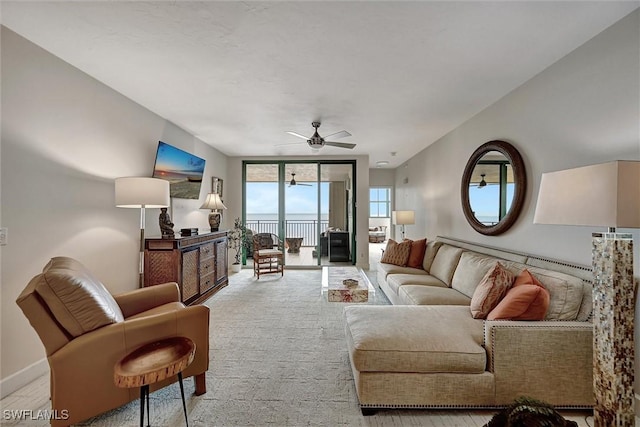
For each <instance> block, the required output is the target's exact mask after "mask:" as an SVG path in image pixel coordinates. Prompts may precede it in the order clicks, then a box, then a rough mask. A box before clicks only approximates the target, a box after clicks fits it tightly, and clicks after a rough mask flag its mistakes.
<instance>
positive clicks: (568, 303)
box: [528, 267, 584, 320]
mask: <svg viewBox="0 0 640 427" xmlns="http://www.w3.org/2000/svg"><path fill="white" fill-rule="evenodd" d="M528 269H529V271H530V272H531V273H532V274H533V275H534V276H536V278H537V279H538V280H539V281H540V282H541V283H542V285H543V286H544V287H545V289H547V290H548V291H549V295H550V300H549V310H548V311H547V315H546V317H545V319H546V320H576V318H577V317H578V313H579V312H580V307H581V306H582V300H583V293H584V283H583V282H582V279H580V278H578V277H575V276H570V275H568V274H565V273H560V272H556V271H551V270H546V269H543V268H538V267H528Z"/></svg>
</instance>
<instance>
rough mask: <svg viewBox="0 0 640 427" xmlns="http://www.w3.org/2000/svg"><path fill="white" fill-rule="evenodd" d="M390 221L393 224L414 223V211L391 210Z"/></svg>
mask: <svg viewBox="0 0 640 427" xmlns="http://www.w3.org/2000/svg"><path fill="white" fill-rule="evenodd" d="M391 221H392V222H393V223H394V224H395V225H407V224H415V223H416V216H415V212H414V211H393V212H391Z"/></svg>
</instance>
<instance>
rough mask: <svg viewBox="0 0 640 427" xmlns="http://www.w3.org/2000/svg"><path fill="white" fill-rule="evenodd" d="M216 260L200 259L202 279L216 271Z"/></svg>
mask: <svg viewBox="0 0 640 427" xmlns="http://www.w3.org/2000/svg"><path fill="white" fill-rule="evenodd" d="M214 263H215V258H208V259H202V258H201V259H200V277H204V276H206V275H207V274H211V273H213V272H214V271H215V264H214Z"/></svg>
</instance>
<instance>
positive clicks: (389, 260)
mask: <svg viewBox="0 0 640 427" xmlns="http://www.w3.org/2000/svg"><path fill="white" fill-rule="evenodd" d="M410 251H411V240H405V241H404V242H402V243H398V242H396V241H395V240H393V239H389V241H388V242H387V248H386V249H385V250H384V254H383V255H382V259H381V260H380V262H382V263H385V264H393V265H399V266H401V267H405V266H406V265H407V260H408V259H409V252H410Z"/></svg>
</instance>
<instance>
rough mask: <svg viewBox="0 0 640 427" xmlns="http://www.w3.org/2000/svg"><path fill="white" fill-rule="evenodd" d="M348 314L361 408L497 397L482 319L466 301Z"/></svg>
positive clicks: (376, 308) (349, 310)
mask: <svg viewBox="0 0 640 427" xmlns="http://www.w3.org/2000/svg"><path fill="white" fill-rule="evenodd" d="M343 316H344V320H345V333H346V338H347V347H348V351H349V359H350V362H351V369H352V371H353V377H354V381H355V386H356V393H357V395H358V400H359V402H360V407H361V409H362V412H363V414H369V413H371V412H372V411H371V409H372V408H394V407H405V408H406V407H417V408H418V407H450V406H452V405H456V406H475V405H480V404H485V405H486V402H487V401H492V400H493V399H494V395H495V392H494V378H493V374H492V373H490V372H487V371H486V369H487V354H486V351H485V348H484V346H483V335H484V324H483V321H482V320H478V319H473V318H472V317H471V313H470V310H469V307H468V306H366V307H364V306H349V307H346V308H345V309H344V312H343Z"/></svg>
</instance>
